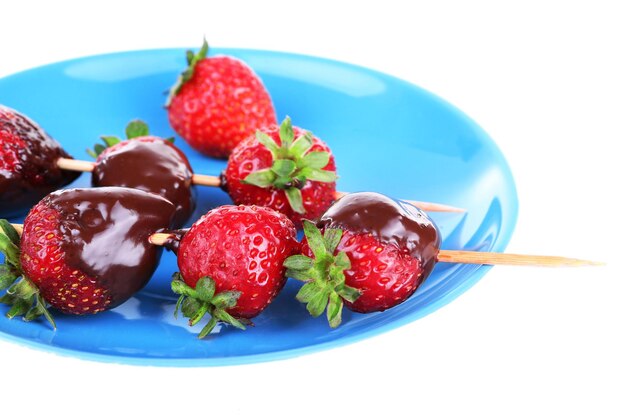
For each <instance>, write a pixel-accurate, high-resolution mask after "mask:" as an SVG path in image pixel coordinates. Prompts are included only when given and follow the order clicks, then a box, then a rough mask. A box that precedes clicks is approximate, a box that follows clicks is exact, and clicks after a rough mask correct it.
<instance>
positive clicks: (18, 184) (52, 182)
mask: <svg viewBox="0 0 626 417" xmlns="http://www.w3.org/2000/svg"><path fill="white" fill-rule="evenodd" d="M59 157H64V158H69V157H70V156H69V155H68V154H67V153H65V151H63V149H61V147H60V145H59V144H58V143H57V142H56V141H55V140H54V139H52V138H51V137H50V136H48V135H47V134H46V132H44V131H43V129H42V128H41V127H39V126H38V125H37V124H36V123H35V122H33V121H32V120H31V119H29V118H28V117H26V116H24V115H23V114H21V113H19V112H17V111H15V110H13V109H10V108H8V107H5V106H2V105H0V196H1V198H0V216H2V217H12V216H17V215H19V214H22V213H24V212H26V211H27V210H28V209H29V208H30V207H32V205H33V204H35V203H36V202H37V201H39V200H41V199H42V198H43V197H44V196H45V195H46V194H48V193H49V192H51V191H54V190H56V189H58V188H61V187H63V186H65V185H67V184H69V183H71V182H72V181H74V180H75V179H76V178H77V177H78V175H80V174H79V173H77V172H70V171H62V170H61V169H59V167H58V166H57V164H56V162H57V159H58V158H59Z"/></svg>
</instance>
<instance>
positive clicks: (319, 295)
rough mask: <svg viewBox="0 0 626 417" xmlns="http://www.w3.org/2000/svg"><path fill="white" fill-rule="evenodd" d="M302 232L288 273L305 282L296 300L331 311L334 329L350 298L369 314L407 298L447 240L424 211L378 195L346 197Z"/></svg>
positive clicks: (350, 305)
mask: <svg viewBox="0 0 626 417" xmlns="http://www.w3.org/2000/svg"><path fill="white" fill-rule="evenodd" d="M304 233H305V236H306V240H305V241H303V247H302V254H301V255H294V256H291V257H290V258H288V259H287V261H286V262H285V266H286V267H287V268H288V271H287V275H288V276H291V277H293V278H296V279H299V280H302V281H305V282H306V284H305V285H304V286H303V287H302V288H301V289H300V291H299V292H298V295H297V298H298V300H300V301H302V302H304V303H307V309H308V310H309V312H310V313H311V314H312V315H313V316H315V317H317V316H319V315H320V314H322V313H323V312H324V310H325V309H326V310H327V318H328V322H329V324H330V326H331V327H337V326H338V325H339V324H340V323H341V310H342V308H343V304H344V303H345V305H346V307H347V308H349V309H351V310H354V311H357V312H360V313H370V312H373V311H383V310H386V309H388V308H391V307H394V306H396V305H398V304H400V303H402V302H403V301H405V300H406V299H407V298H408V297H409V296H411V295H412V294H413V293H414V292H415V290H416V289H417V287H418V286H419V285H420V284H421V283H422V282H423V281H424V280H425V279H426V277H427V276H428V275H429V274H430V272H431V271H432V269H433V267H434V265H435V262H436V259H437V253H438V252H439V245H440V242H441V238H440V235H439V231H438V229H437V227H436V226H435V224H434V223H433V222H432V221H431V220H430V218H428V216H426V214H424V213H423V212H422V211H421V210H419V209H417V208H416V207H414V206H412V205H410V204H408V203H405V202H402V201H396V200H392V199H390V198H388V197H385V196H382V195H380V194H376V193H354V194H348V195H346V196H345V197H342V198H341V199H339V200H338V201H337V202H336V203H335V204H334V205H333V206H332V207H331V208H330V209H329V210H328V211H327V212H326V213H325V214H324V215H323V216H322V217H321V219H320V221H319V222H318V224H317V226H316V225H315V224H313V223H311V222H306V221H305V223H304ZM322 233H323V235H322Z"/></svg>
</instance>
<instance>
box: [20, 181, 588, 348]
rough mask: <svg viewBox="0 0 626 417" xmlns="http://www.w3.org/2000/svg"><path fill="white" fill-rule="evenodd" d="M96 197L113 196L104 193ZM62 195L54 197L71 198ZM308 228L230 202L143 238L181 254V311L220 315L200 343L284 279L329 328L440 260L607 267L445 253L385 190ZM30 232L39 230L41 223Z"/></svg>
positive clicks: (265, 298) (353, 200)
mask: <svg viewBox="0 0 626 417" xmlns="http://www.w3.org/2000/svg"><path fill="white" fill-rule="evenodd" d="M96 190H100V191H96ZM68 191H69V190H68ZM79 192H82V193H85V192H86V191H79ZM88 192H91V193H96V194H98V193H103V192H104V193H106V191H105V189H104V188H103V189H92V190H90V191H88ZM55 195H56V197H48V199H50V198H53V199H55V198H56V199H58V198H59V196H62V195H63V193H53V194H52V195H51V196H55ZM29 216H30V215H29ZM35 218H36V217H35ZM355 219H356V220H355ZM27 220H28V219H27ZM255 224H257V226H254V225H255ZM270 225H271V226H270ZM303 225H304V232H305V238H304V239H303V242H302V243H301V244H297V243H296V241H295V228H294V226H293V224H292V223H291V222H290V221H289V220H288V219H287V218H286V217H285V216H284V215H282V214H279V213H277V212H275V211H273V210H271V209H268V208H265V207H254V206H222V207H219V208H216V209H213V210H211V211H209V213H207V214H206V215H205V216H203V217H202V218H201V219H200V220H199V221H197V222H196V223H194V225H193V226H192V227H191V229H190V230H189V231H182V233H180V232H174V233H168V232H163V233H152V232H149V231H147V230H145V228H144V232H143V233H144V234H143V236H144V238H143V239H145V240H144V243H145V244H148V246H153V247H155V246H166V247H168V248H170V249H173V250H175V251H176V252H177V254H178V255H179V256H178V265H179V268H180V271H181V272H180V273H177V274H175V279H174V280H173V282H172V290H173V291H174V292H175V293H177V294H179V295H180V296H181V297H180V299H179V302H178V303H177V307H176V311H178V309H179V307H182V311H183V314H184V315H185V316H186V317H189V318H190V325H194V324H196V323H198V322H199V321H200V319H201V318H202V316H204V314H206V313H209V314H210V315H211V319H210V321H209V324H207V326H205V328H204V329H203V330H202V331H201V333H200V337H204V336H205V335H206V334H208V333H209V332H210V330H211V329H212V328H213V327H214V326H215V325H216V324H217V322H219V321H223V322H226V323H229V324H231V325H233V326H236V327H238V328H244V327H245V325H244V323H248V322H249V319H250V318H253V317H254V316H256V315H257V314H259V313H260V312H261V311H262V310H263V309H264V308H265V307H266V306H267V305H268V304H269V303H270V302H271V301H272V300H273V299H274V297H275V296H276V294H277V293H278V292H279V291H280V289H281V288H282V286H283V285H284V282H285V276H289V277H292V278H294V279H297V280H301V281H304V282H305V285H303V286H302V288H301V289H300V292H299V293H298V296H297V298H298V300H300V301H302V302H306V303H307V309H308V310H309V311H310V312H311V314H312V315H313V316H316V317H317V316H319V315H320V314H321V313H322V312H323V311H324V309H326V308H328V314H327V316H328V320H329V323H330V325H331V327H336V326H338V325H339V324H340V322H341V317H340V312H341V309H342V308H343V305H344V303H346V305H347V308H349V309H351V310H354V311H357V312H361V313H369V312H373V311H382V310H386V309H388V308H391V307H394V306H395V305H397V304H400V303H401V302H403V301H405V300H406V299H407V298H408V297H409V296H410V295H411V294H413V292H415V290H416V289H417V287H418V286H419V285H420V284H421V283H422V282H423V281H424V280H425V279H426V277H427V276H428V275H429V274H430V272H431V271H432V269H433V267H434V265H435V263H437V262H454V263H472V264H483V265H496V264H498V265H532V266H552V267H555V266H584V265H599V264H598V263H596V262H591V261H586V260H580V259H572V258H565V257H554V256H537V255H517V254H503V253H495V252H477V251H459V250H440V249H439V245H440V235H439V231H438V229H437V227H436V226H435V225H434V223H432V221H431V220H430V219H429V218H428V217H427V216H426V215H425V214H423V213H422V212H420V211H419V210H418V209H416V208H414V207H413V206H410V205H408V204H405V203H403V202H397V201H395V200H392V199H389V198H387V197H384V196H382V195H380V194H376V193H355V194H350V195H347V196H345V197H343V198H342V199H341V200H339V201H338V202H337V203H335V204H334V205H333V206H332V207H331V208H330V209H329V210H328V211H327V212H326V213H325V214H324V215H323V216H322V217H321V219H320V221H319V222H318V223H317V225H315V224H313V223H312V222H309V221H305V222H304V223H303ZM12 226H13V229H14V231H15V233H16V234H18V235H20V234H22V233H23V227H22V225H18V224H15V225H12ZM30 229H31V233H32V230H33V226H32V220H31V226H30ZM261 236H262V237H261ZM15 239H17V236H16V237H15ZM15 239H14V240H15ZM24 239H26V240H29V239H30V240H32V239H33V238H32V237H30V238H28V237H27V238H24V237H23V238H22V240H24ZM122 240H123V239H122ZM253 241H254V242H253ZM41 243H42V242H39V243H38V244H41ZM46 244H47V243H46ZM150 244H151V245H150ZM28 246H29V244H28V243H26V246H25V248H26V250H28ZM257 248H264V249H263V250H262V251H260V250H259V249H257ZM216 259H219V260H221V261H220V262H215V260H216ZM252 265H254V266H252ZM24 269H26V268H24ZM285 269H286V271H285ZM207 294H208V295H207ZM129 295H130V293H129V294H128V295H126V296H125V297H128V296H129ZM46 300H47V299H46ZM89 300H91V299H89ZM185 300H187V301H185ZM39 302H40V304H43V301H41V300H40V301H39ZM38 308H41V307H38ZM57 308H59V306H57ZM61 309H63V308H61ZM65 311H67V309H66V310H65ZM70 312H72V313H78V314H82V313H81V312H76V311H72V310H70ZM88 312H89V311H88ZM94 312H97V311H94Z"/></svg>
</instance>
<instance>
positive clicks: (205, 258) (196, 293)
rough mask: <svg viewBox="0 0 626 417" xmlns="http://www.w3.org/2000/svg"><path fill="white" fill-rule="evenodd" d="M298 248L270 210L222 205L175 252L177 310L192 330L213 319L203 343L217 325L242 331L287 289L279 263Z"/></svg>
mask: <svg viewBox="0 0 626 417" xmlns="http://www.w3.org/2000/svg"><path fill="white" fill-rule="evenodd" d="M297 246H298V242H297V240H296V229H295V227H294V225H293V223H292V222H291V221H290V220H289V219H288V218H287V217H286V216H285V215H283V214H281V213H278V212H276V211H274V210H271V209H268V208H266V207H257V206H221V207H218V208H216V209H213V210H211V211H209V212H208V213H207V214H205V215H204V216H203V217H202V218H200V220H198V221H197V222H196V223H194V224H193V226H192V227H191V229H190V230H189V231H188V232H187V233H185V234H184V236H183V237H182V240H181V241H180V244H179V247H178V249H177V253H178V267H179V269H180V273H179V274H178V273H177V274H175V279H174V281H173V282H172V290H173V291H174V292H175V293H177V294H180V298H179V300H178V303H177V305H176V311H178V308H179V307H180V308H181V309H182V312H183V315H184V316H185V317H188V318H189V324H190V325H195V324H196V323H198V322H199V321H200V320H201V319H202V317H203V316H204V315H205V314H206V313H208V314H210V315H211V318H210V320H209V322H208V324H207V325H206V326H204V328H203V329H202V331H201V332H200V335H199V337H201V338H202V337H204V336H206V335H207V334H209V333H210V332H211V330H212V329H213V328H214V327H215V325H216V324H217V323H218V322H220V321H221V322H226V323H229V324H231V325H233V326H236V327H239V328H244V323H246V322H247V321H248V319H251V318H253V317H255V316H256V315H258V314H259V313H260V312H261V311H263V309H265V308H266V307H267V306H268V305H269V303H270V302H271V301H272V300H273V299H274V298H275V297H276V295H277V294H278V292H279V291H280V290H281V288H282V287H283V285H284V284H285V279H286V278H285V268H284V266H283V263H284V261H285V259H287V257H289V256H290V255H292V254H293V253H295V251H296V249H297Z"/></svg>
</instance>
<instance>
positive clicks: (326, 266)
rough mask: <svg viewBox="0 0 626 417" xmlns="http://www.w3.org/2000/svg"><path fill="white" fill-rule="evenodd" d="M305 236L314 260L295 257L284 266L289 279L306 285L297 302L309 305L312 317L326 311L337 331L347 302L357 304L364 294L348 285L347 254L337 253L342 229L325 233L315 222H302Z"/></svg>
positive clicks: (286, 261)
mask: <svg viewBox="0 0 626 417" xmlns="http://www.w3.org/2000/svg"><path fill="white" fill-rule="evenodd" d="M302 226H303V228H304V235H305V236H306V239H307V243H308V244H309V247H310V248H311V251H312V252H313V257H312V258H310V257H308V256H305V255H292V256H290V257H289V258H287V259H286V260H285V262H284V264H283V266H284V267H285V268H287V276H289V277H292V278H294V279H297V280H299V281H303V282H305V284H304V285H303V286H302V288H300V291H298V294H296V299H297V300H298V301H300V302H302V303H306V308H307V310H308V311H309V313H311V315H312V316H313V317H319V316H320V315H321V314H322V313H323V312H324V310H326V318H327V319H328V324H329V325H330V327H332V328H336V327H338V326H339V325H340V324H341V312H342V310H343V303H344V300H345V301H349V302H354V301H356V299H357V298H359V296H360V295H361V293H360V291H359V290H357V289H356V288H353V287H350V286H348V285H346V277H345V275H344V271H346V270H348V269H350V268H351V264H350V259H349V258H348V255H347V254H346V253H345V252H342V251H339V252H337V254H336V255H335V250H336V249H337V246H338V245H339V242H340V241H341V236H342V234H343V231H342V230H341V229H334V228H328V229H326V230H325V231H324V235H322V232H321V231H320V230H319V229H318V228H317V227H316V226H315V224H314V223H313V222H310V221H308V220H304V221H303V222H302Z"/></svg>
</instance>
